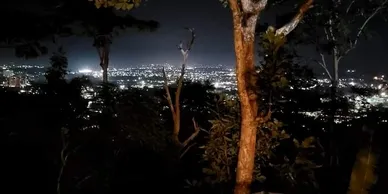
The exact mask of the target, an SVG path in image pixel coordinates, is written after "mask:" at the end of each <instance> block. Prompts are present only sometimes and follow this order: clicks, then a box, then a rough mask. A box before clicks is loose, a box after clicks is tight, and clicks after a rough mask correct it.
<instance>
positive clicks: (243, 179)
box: [228, 0, 313, 194]
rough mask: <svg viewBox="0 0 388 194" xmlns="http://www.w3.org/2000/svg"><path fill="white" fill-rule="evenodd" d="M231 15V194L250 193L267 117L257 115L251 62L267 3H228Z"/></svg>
mask: <svg viewBox="0 0 388 194" xmlns="http://www.w3.org/2000/svg"><path fill="white" fill-rule="evenodd" d="M228 2H229V7H230V9H231V11H232V16H233V33H234V44H235V45H234V47H235V48H234V49H235V54H236V79H237V89H238V96H239V99H240V104H241V136H240V142H239V153H238V162H237V174H236V185H235V190H234V193H235V194H250V185H251V183H252V180H253V169H254V159H255V150H256V133H257V128H258V126H259V125H260V124H261V123H263V122H265V121H266V120H267V119H268V118H269V117H270V114H271V112H270V111H269V112H268V114H267V115H263V114H258V103H257V98H258V95H257V93H256V91H257V88H256V84H255V83H256V82H255V80H256V70H255V63H254V43H255V29H256V24H257V21H258V17H259V15H260V13H261V12H262V11H263V10H264V8H265V6H266V5H267V0H240V1H238V0H229V1H228ZM312 2H313V0H307V1H306V3H305V4H304V5H303V6H302V7H301V8H300V10H299V12H298V14H297V15H296V16H295V17H294V18H293V19H292V20H291V21H290V22H289V23H287V24H286V25H284V26H283V27H281V28H279V29H278V30H276V35H279V36H286V35H287V34H289V33H290V32H291V31H292V30H293V29H294V28H295V27H296V26H297V24H298V23H299V22H300V20H301V19H302V17H303V15H304V13H305V12H306V11H307V10H308V8H309V7H310V6H311V4H312Z"/></svg>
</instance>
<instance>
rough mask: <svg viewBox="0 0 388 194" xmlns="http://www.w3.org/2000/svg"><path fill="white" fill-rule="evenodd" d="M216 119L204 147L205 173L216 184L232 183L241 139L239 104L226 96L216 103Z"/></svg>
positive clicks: (208, 179)
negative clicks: (206, 165)
mask: <svg viewBox="0 0 388 194" xmlns="http://www.w3.org/2000/svg"><path fill="white" fill-rule="evenodd" d="M215 103H216V109H215V110H214V113H215V115H216V118H215V119H214V120H210V123H211V124H212V126H211V129H210V131H209V137H208V143H207V144H206V145H205V146H203V148H204V154H203V158H204V160H205V161H206V163H207V164H208V167H207V168H204V169H203V172H204V173H205V174H206V175H208V176H209V177H208V178H207V181H208V182H210V183H212V184H214V183H227V182H230V181H231V180H232V179H233V177H234V174H235V170H234V169H235V166H236V164H237V163H236V161H237V152H238V139H239V129H240V128H239V127H240V123H239V115H240V110H239V103H238V102H237V101H235V100H232V99H227V98H226V97H225V96H220V98H219V99H218V100H217V101H216V102H215Z"/></svg>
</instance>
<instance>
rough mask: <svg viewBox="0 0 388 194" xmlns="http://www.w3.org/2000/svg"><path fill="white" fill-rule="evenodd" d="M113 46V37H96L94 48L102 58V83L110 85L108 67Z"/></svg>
mask: <svg viewBox="0 0 388 194" xmlns="http://www.w3.org/2000/svg"><path fill="white" fill-rule="evenodd" d="M111 44H112V37H111V35H98V36H95V37H94V44H93V46H94V47H96V49H97V52H98V56H99V57H100V66H101V68H102V82H103V83H108V67H109V53H110V45H111Z"/></svg>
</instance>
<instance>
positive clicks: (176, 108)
mask: <svg viewBox="0 0 388 194" xmlns="http://www.w3.org/2000/svg"><path fill="white" fill-rule="evenodd" d="M185 29H187V30H189V31H190V32H191V39H190V40H189V41H188V42H187V44H186V46H185V47H184V46H183V42H182V41H181V42H180V44H179V45H178V49H179V50H180V51H181V53H182V55H183V64H182V69H181V74H180V76H179V78H178V80H177V88H176V91H175V102H174V103H173V101H172V99H171V94H170V90H169V88H168V80H167V76H166V72H165V70H164V68H163V69H162V72H163V78H164V89H165V91H166V99H167V101H168V105H169V107H170V110H171V114H172V118H173V121H174V129H173V137H172V138H173V141H174V142H175V143H176V144H177V145H179V146H181V147H183V148H184V147H186V146H187V144H189V143H190V141H191V140H192V139H194V138H195V137H196V136H197V134H198V133H199V131H200V129H199V127H198V125H197V123H196V122H195V120H194V118H193V124H194V129H195V131H194V133H193V134H192V135H191V136H190V137H189V138H188V139H186V140H185V141H184V142H181V141H180V140H179V132H180V125H181V123H180V122H181V121H180V118H181V117H180V114H181V111H180V95H181V91H182V86H183V79H184V75H185V67H186V62H187V57H188V54H189V51H190V50H191V48H192V46H193V44H194V40H195V32H194V28H185Z"/></svg>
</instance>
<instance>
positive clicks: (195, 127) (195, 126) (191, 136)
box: [182, 117, 200, 147]
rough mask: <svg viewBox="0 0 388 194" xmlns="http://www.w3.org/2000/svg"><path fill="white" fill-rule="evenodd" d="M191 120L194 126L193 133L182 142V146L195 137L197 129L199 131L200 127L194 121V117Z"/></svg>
mask: <svg viewBox="0 0 388 194" xmlns="http://www.w3.org/2000/svg"><path fill="white" fill-rule="evenodd" d="M192 121H193V126H194V133H193V134H191V135H190V137H188V138H187V139H186V140H185V141H184V142H183V143H182V146H183V147H186V146H187V145H188V144H189V143H190V142H191V141H192V140H193V139H194V138H195V137H197V135H198V133H199V131H200V128H199V126H198V123H197V122H196V121H195V119H194V117H193V119H192Z"/></svg>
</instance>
